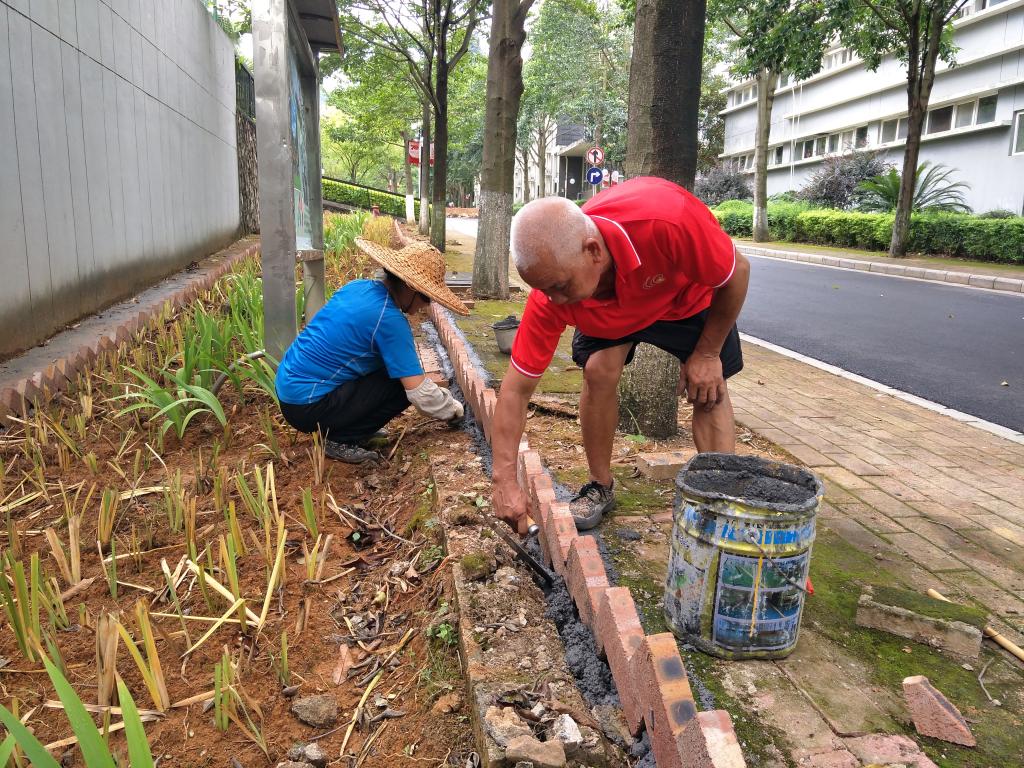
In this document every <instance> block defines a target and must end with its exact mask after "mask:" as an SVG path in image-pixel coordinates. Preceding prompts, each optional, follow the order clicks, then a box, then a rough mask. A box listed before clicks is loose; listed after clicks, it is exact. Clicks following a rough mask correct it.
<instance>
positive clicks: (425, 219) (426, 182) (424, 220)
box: [420, 101, 431, 235]
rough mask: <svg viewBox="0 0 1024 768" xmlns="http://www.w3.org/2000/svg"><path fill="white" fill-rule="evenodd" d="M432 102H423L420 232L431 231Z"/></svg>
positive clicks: (423, 233) (422, 233)
mask: <svg viewBox="0 0 1024 768" xmlns="http://www.w3.org/2000/svg"><path fill="white" fill-rule="evenodd" d="M430 117H431V115H430V102H429V101H427V102H424V104H423V131H422V136H421V138H420V234H421V235H425V234H427V233H428V232H429V231H430V142H431V136H430Z"/></svg>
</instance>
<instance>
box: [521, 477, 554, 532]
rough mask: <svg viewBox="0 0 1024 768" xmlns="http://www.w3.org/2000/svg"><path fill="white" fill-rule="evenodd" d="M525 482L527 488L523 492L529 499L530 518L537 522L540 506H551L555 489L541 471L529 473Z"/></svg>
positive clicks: (539, 515)
mask: <svg viewBox="0 0 1024 768" xmlns="http://www.w3.org/2000/svg"><path fill="white" fill-rule="evenodd" d="M527 482H528V487H527V488H526V489H525V490H526V493H527V495H529V497H530V516H531V517H532V518H533V519H534V520H539V519H540V517H541V506H542V505H545V504H551V503H552V502H553V501H554V500H555V488H554V486H553V485H552V484H551V477H550V476H549V475H548V473H547V472H545V471H544V470H543V469H542V470H541V471H540V472H531V473H530V476H529V478H528V480H527Z"/></svg>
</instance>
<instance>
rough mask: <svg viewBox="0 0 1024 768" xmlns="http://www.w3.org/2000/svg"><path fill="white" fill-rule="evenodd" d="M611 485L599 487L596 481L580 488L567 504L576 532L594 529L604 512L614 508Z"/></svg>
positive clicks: (613, 482) (613, 483)
mask: <svg viewBox="0 0 1024 768" xmlns="http://www.w3.org/2000/svg"><path fill="white" fill-rule="evenodd" d="M614 485H615V481H614V480H613V481H612V485H601V484H600V483H599V482H597V481H596V480H591V481H590V482H589V483H587V484H586V485H584V486H583V487H582V488H580V492H579V493H577V494H576V497H575V498H574V499H573V500H572V501H570V502H569V511H570V512H571V513H572V519H573V520H575V521H576V530H577V531H589V530H590V529H591V528H596V527H597V526H598V524H599V523H600V522H601V518H603V517H604V515H605V513H606V512H610V511H611V510H612V507H614V506H615V496H613V495H612V487H613V486H614Z"/></svg>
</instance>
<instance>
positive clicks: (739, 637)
mask: <svg viewBox="0 0 1024 768" xmlns="http://www.w3.org/2000/svg"><path fill="white" fill-rule="evenodd" d="M676 491H677V493H676V505H675V515H674V519H673V524H672V552H671V556H670V558H669V566H668V579H667V581H666V584H665V619H666V620H667V622H668V625H669V628H670V629H671V630H672V631H673V632H674V633H675V634H676V635H677V636H678V637H680V638H681V639H683V640H685V641H686V642H688V643H690V644H692V645H694V646H696V647H697V648H699V649H701V650H702V651H705V652H707V653H710V654H712V655H715V656H720V657H722V658H728V659H752V658H757V659H775V658H781V657H783V656H786V655H788V654H789V653H790V652H791V651H792V650H793V648H794V647H795V646H796V642H797V637H798V634H799V631H800V615H801V613H802V612H803V605H804V595H805V594H806V586H805V585H806V584H807V573H808V568H809V566H810V562H811V545H812V543H813V542H814V522H815V515H816V514H817V511H818V503H819V501H820V500H821V497H822V494H823V492H824V490H823V487H822V484H821V481H820V480H819V479H818V478H817V477H815V475H814V474H813V473H811V472H810V471H808V470H806V469H803V468H801V467H796V466H793V465H792V464H784V463H782V462H776V461H767V460H765V459H761V458H758V457H756V456H735V455H733V454H725V453H702V454H698V455H697V456H695V457H694V458H693V459H691V460H690V461H689V462H688V463H687V465H686V466H685V467H683V469H682V470H681V471H680V472H679V475H678V476H677V477H676Z"/></svg>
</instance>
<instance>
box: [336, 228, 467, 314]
mask: <svg viewBox="0 0 1024 768" xmlns="http://www.w3.org/2000/svg"><path fill="white" fill-rule="evenodd" d="M356 245H358V246H359V247H360V248H361V249H362V251H363V252H364V253H365V254H366V255H367V256H369V257H370V258H371V259H373V260H374V261H375V262H377V263H378V264H380V265H381V266H382V267H383V268H384V269H386V270H387V271H388V272H390V273H391V274H393V275H395V276H396V277H398V278H399V279H401V280H402V281H403V282H405V284H406V285H408V286H409V287H410V288H412V289H413V290H414V291H419V292H420V293H423V294H426V295H427V296H429V297H430V298H431V300H432V301H436V302H437V303H438V304H441V305H443V306H445V307H448V309H450V310H452V312H457V313H458V314H460V315H468V314H469V308H468V307H467V306H466V305H465V304H463V303H462V301H461V300H460V299H459V297H458V296H456V295H455V294H454V293H452V292H451V290H450V289H449V288H448V286H447V285H445V282H444V273H445V263H444V256H443V255H441V252H440V251H439V250H437V249H436V248H435V247H434V246H432V245H430V244H429V243H424V242H422V241H420V240H417V241H415V242H412V243H409V245H407V246H405V247H404V248H401V249H400V250H397V251H396V250H394V249H393V248H387V247H385V246H383V245H378V244H377V243H373V242H370V241H369V240H363V239H362V238H361V237H357V238H356Z"/></svg>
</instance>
